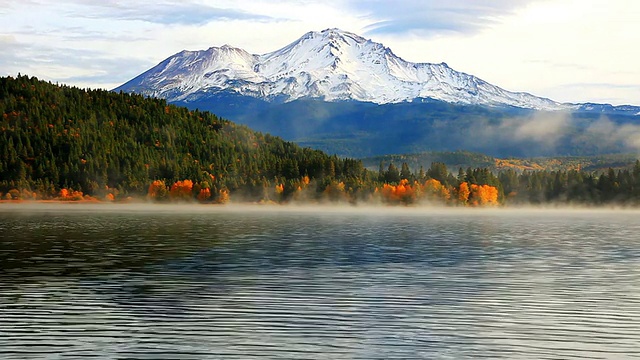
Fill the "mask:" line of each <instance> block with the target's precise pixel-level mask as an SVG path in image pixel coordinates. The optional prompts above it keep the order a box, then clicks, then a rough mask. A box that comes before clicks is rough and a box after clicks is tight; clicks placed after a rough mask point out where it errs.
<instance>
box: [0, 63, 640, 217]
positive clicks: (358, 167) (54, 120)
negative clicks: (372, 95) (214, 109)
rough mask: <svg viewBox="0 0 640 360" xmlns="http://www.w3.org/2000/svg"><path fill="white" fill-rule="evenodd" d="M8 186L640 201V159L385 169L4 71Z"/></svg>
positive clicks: (213, 120)
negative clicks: (602, 167)
mask: <svg viewBox="0 0 640 360" xmlns="http://www.w3.org/2000/svg"><path fill="white" fill-rule="evenodd" d="M0 113H2V119H1V121H0V193H1V196H2V198H3V199H5V200H15V199H41V200H47V199H59V200H80V199H85V200H86V199H99V200H108V201H118V200H124V199H128V198H130V197H134V198H143V197H144V198H150V199H153V200H155V201H172V200H174V201H185V200H186V201H200V202H203V203H224V202H227V201H229V200H231V201H247V202H279V203H286V202H290V201H305V202H315V201H336V202H339V201H340V202H350V203H358V202H382V203H398V204H414V203H421V202H430V203H433V202H436V203H443V204H458V205H498V204H505V203H506V204H509V203H529V202H531V203H546V202H561V203H581V204H607V203H611V202H620V203H625V204H633V205H635V204H638V203H639V202H640V201H639V199H640V165H639V164H638V163H636V166H635V168H634V169H632V170H620V171H613V170H611V171H609V172H605V173H603V174H592V173H585V172H580V171H557V172H546V171H525V172H516V171H514V170H506V171H502V172H500V173H497V174H496V173H493V172H491V171H490V170H489V169H486V168H476V169H472V168H468V169H466V170H464V169H460V170H459V172H458V175H457V176H454V175H452V174H451V173H450V172H449V169H447V168H446V166H445V165H444V164H442V163H438V162H434V163H433V164H432V165H431V167H430V168H429V169H427V170H424V169H420V170H417V171H412V170H411V169H410V168H409V166H408V165H407V164H406V163H404V164H401V165H400V168H398V167H396V165H394V164H391V165H389V166H384V167H383V166H382V164H381V168H380V170H379V171H377V172H376V171H370V170H367V169H365V168H364V166H363V164H362V162H361V161H360V160H355V159H348V158H347V159H344V158H338V157H337V156H329V155H327V154H325V153H323V152H321V151H318V150H312V149H309V148H302V147H300V146H298V145H296V144H294V143H291V142H286V141H283V140H282V139H280V138H277V137H273V136H270V135H268V134H262V133H259V132H255V131H252V130H250V129H249V128H247V127H245V126H240V125H236V124H234V123H232V122H230V121H227V120H224V119H220V118H218V117H217V116H215V115H213V114H211V113H209V112H202V111H198V110H194V111H191V110H188V109H186V108H183V107H177V106H173V105H168V104H167V103H166V102H165V101H164V100H160V99H149V98H145V97H143V96H139V95H130V94H124V93H114V92H110V91H106V90H82V89H78V88H73V87H68V86H58V85H54V84H51V83H48V82H43V81H39V80H37V79H36V78H32V77H27V76H18V77H16V78H14V77H4V78H0Z"/></svg>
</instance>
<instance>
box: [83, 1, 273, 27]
mask: <svg viewBox="0 0 640 360" xmlns="http://www.w3.org/2000/svg"><path fill="white" fill-rule="evenodd" d="M74 3H76V4H80V5H83V6H84V7H88V8H90V11H86V10H87V9H82V11H77V12H76V13H75V14H74V15H75V16H81V17H87V18H95V19H104V18H112V19H117V20H129V21H136V20H137V21H144V22H149V23H156V24H163V25H175V24H180V25H202V24H206V23H208V22H211V21H216V20H253V21H265V20H269V19H271V18H270V17H268V16H264V15H261V14H255V13H251V12H246V11H243V10H236V9H231V8H219V7H213V6H209V5H204V4H197V3H193V2H187V1H184V2H166V1H154V2H149V1H144V2H141V1H136V2H129V1H126V2H125V1H122V2H121V1H110V2H95V1H84V0H76V1H74Z"/></svg>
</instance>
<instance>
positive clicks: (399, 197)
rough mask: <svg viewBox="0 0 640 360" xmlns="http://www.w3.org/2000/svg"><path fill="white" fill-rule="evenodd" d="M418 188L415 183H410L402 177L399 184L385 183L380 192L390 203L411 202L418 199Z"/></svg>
mask: <svg viewBox="0 0 640 360" xmlns="http://www.w3.org/2000/svg"><path fill="white" fill-rule="evenodd" d="M416 188H417V187H416V186H415V184H414V186H411V185H410V184H409V180H407V179H402V180H400V183H399V184H398V185H390V184H384V185H383V186H382V190H381V191H380V193H381V195H382V199H383V200H385V201H386V202H388V203H397V202H401V203H403V204H411V203H413V202H414V201H415V200H416Z"/></svg>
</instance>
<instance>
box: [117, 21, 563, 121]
mask: <svg viewBox="0 0 640 360" xmlns="http://www.w3.org/2000/svg"><path fill="white" fill-rule="evenodd" d="M115 90H116V91H119V90H122V91H126V92H135V93H141V94H144V95H148V96H154V97H162V98H166V99H167V100H168V101H186V102H189V101H195V100H198V99H200V98H202V97H206V96H208V95H209V94H213V93H216V92H221V91H232V92H236V93H238V94H241V95H246V96H252V97H255V98H259V99H263V100H267V101H275V100H277V101H285V102H286V101H293V100H296V99H302V98H319V99H323V100H325V101H343V100H356V101H366V102H373V103H378V104H386V103H397V102H404V101H414V100H416V99H423V98H431V99H436V100H442V101H446V102H450V103H458V104H478V105H489V106H505V105H506V106H515V107H520V108H530V109H537V110H560V109H568V108H570V107H571V106H570V105H568V104H561V103H557V102H554V101H552V100H549V99H545V98H540V97H536V96H533V95H531V94H528V93H521V92H510V91H507V90H504V89H502V88H500V87H497V86H495V85H492V84H489V83H487V82H486V81H483V80H481V79H479V78H477V77H475V76H472V75H468V74H465V73H462V72H458V71H455V70H453V69H451V68H450V67H449V66H447V64H445V63H442V64H430V63H411V62H407V61H405V60H403V59H402V58H400V57H398V56H396V55H395V54H394V53H393V52H392V51H391V50H390V49H389V48H387V47H385V46H384V45H382V44H379V43H376V42H373V41H371V40H367V39H365V38H363V37H361V36H358V35H356V34H353V33H350V32H346V31H341V30H338V29H327V30H324V31H320V32H309V33H307V34H305V35H304V36H302V37H301V38H300V39H298V40H296V41H295V42H293V43H291V44H289V45H287V46H285V47H284V48H282V49H280V50H277V51H274V52H271V53H267V54H264V55H252V54H249V53H248V52H246V51H245V50H242V49H238V48H234V47H231V46H228V45H224V46H222V47H212V48H209V49H208V50H202V51H182V52H180V53H178V54H175V55H173V56H171V57H169V58H168V59H166V60H164V61H162V62H161V63H160V64H158V65H157V66H155V67H153V68H151V69H150V70H148V71H146V72H145V73H143V74H141V75H140V76H138V77H136V78H134V79H133V80H131V81H129V82H127V83H125V84H124V85H122V86H120V87H118V88H117V89H115Z"/></svg>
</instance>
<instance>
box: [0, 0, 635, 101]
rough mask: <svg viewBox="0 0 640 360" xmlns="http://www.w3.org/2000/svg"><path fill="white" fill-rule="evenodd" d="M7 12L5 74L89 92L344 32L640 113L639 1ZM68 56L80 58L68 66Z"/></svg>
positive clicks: (121, 5)
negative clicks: (201, 57) (186, 63)
mask: <svg viewBox="0 0 640 360" xmlns="http://www.w3.org/2000/svg"><path fill="white" fill-rule="evenodd" d="M0 5H1V6H0V7H1V8H2V11H0V42H2V43H3V44H4V43H6V42H7V41H6V39H9V38H11V39H12V42H11V49H12V53H11V54H9V53H8V51H3V52H1V53H0V64H2V71H4V72H5V73H9V74H11V73H13V74H15V73H17V72H23V73H26V72H29V73H30V74H33V75H37V74H40V75H38V76H43V75H46V76H45V77H46V78H48V79H54V80H56V79H57V80H60V81H61V82H63V81H65V80H67V79H72V80H73V81H79V80H78V79H85V80H83V81H86V82H83V83H82V84H80V85H82V86H96V87H108V88H109V87H114V86H116V85H119V84H120V83H122V82H125V81H127V80H129V79H130V78H131V77H133V76H134V75H136V74H138V73H141V72H143V71H145V70H146V69H148V68H149V67H151V66H153V65H155V64H156V63H158V62H159V61H161V60H163V59H164V58H166V57H168V56H170V55H172V54H174V53H176V52H178V51H180V50H183V49H190V50H197V49H205V48H208V47H210V46H220V45H223V44H231V45H235V46H239V47H243V48H245V49H246V50H247V51H250V52H253V53H264V52H268V51H273V50H276V49H278V48H280V47H282V46H285V45H286V44H288V43H290V42H292V41H294V40H295V39H297V38H298V37H299V36H301V35H302V34H304V33H305V32H307V31H310V30H322V29H325V28H330V27H338V28H342V29H345V30H349V31H353V32H356V33H360V34H363V35H365V36H368V37H371V38H372V39H373V40H374V41H378V42H382V43H384V44H385V45H386V46H388V47H390V48H392V49H393V51H394V52H395V53H396V54H398V55H400V56H402V57H404V58H405V59H407V60H410V61H416V62H436V63H438V62H447V63H448V64H449V65H450V66H452V67H453V68H454V69H456V70H459V71H463V72H467V73H471V74H474V75H477V76H479V77H481V78H483V79H485V80H487V81H489V82H491V83H494V84H496V85H498V86H501V87H503V88H506V89H508V90H513V91H527V92H531V93H533V94H536V95H539V96H545V97H549V98H552V99H554V100H558V101H571V102H586V101H591V102H610V103H614V104H620V103H633V104H640V70H638V67H637V64H638V63H640V50H639V48H638V47H637V44H638V43H639V40H640V22H638V21H637V19H639V18H640V2H635V1H630V0H581V1H577V0H553V1H551V0H508V1H507V0H473V1H472V0H461V1H456V2H451V1H445V0H442V1H438V0H407V1H402V2H388V1H382V0H360V1H356V0H324V1H319V0H275V1H267V0H254V1H250V0H215V1H213V0H188V1H182V2H171V1H166V0H154V1H151V0H141V1H135V2H131V1H121V0H111V1H104V2H95V1H89V0H62V1H59V2H55V3H52V2H47V1H38V0H28V1H25V0H13V1H11V0H0ZM79 14H83V15H82V16H78V15H79ZM3 39H4V40H3ZM56 49H57V51H56ZM3 50H5V48H4V46H3ZM83 51H84V52H85V55H84V56H83V55H82V54H83ZM66 54H68V55H69V56H74V57H75V58H74V59H73V60H70V61H65V60H64V59H65V58H64V56H65V55H66ZM114 59H116V60H114ZM126 61H130V63H129V64H128V65H127V64H126ZM45 63H47V64H48V65H46V66H44V65H43V64H45ZM115 64H118V65H117V66H116V65H115ZM92 73H97V74H98V75H95V76H91V74H92ZM91 81H95V83H91Z"/></svg>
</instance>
